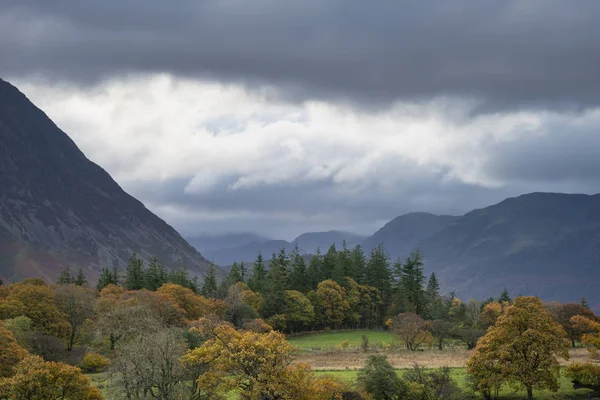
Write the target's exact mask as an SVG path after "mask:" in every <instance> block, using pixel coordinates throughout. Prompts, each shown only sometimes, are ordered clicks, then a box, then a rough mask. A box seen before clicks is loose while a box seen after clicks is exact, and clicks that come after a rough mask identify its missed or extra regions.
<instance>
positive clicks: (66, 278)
mask: <svg viewBox="0 0 600 400" xmlns="http://www.w3.org/2000/svg"><path fill="white" fill-rule="evenodd" d="M74 282H75V277H74V276H73V273H72V272H71V269H70V268H69V267H65V268H63V269H61V270H60V273H59V274H58V277H57V278H56V283H58V284H59V285H70V284H72V283H74Z"/></svg>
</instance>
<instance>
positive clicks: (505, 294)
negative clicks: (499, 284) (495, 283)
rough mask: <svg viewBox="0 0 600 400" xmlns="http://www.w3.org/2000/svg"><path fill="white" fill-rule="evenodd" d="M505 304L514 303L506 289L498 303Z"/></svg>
mask: <svg viewBox="0 0 600 400" xmlns="http://www.w3.org/2000/svg"><path fill="white" fill-rule="evenodd" d="M504 302H506V303H512V299H511V298H510V296H509V295H508V290H507V289H506V288H504V290H503V291H502V293H500V297H498V303H500V304H502V303H504Z"/></svg>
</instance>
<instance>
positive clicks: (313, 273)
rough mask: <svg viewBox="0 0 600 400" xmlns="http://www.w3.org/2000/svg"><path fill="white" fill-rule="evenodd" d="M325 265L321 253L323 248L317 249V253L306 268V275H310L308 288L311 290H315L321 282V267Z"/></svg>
mask: <svg viewBox="0 0 600 400" xmlns="http://www.w3.org/2000/svg"><path fill="white" fill-rule="evenodd" d="M322 265H323V256H322V255H321V249H317V251H316V252H315V255H314V256H312V258H311V259H310V262H309V263H308V268H307V269H306V275H307V277H308V288H309V290H315V289H316V288H317V285H318V284H319V282H320V280H319V278H320V277H321V269H322Z"/></svg>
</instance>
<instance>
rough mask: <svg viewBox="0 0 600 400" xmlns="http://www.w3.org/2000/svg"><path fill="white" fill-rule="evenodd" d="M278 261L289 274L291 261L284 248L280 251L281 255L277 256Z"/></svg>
mask: <svg viewBox="0 0 600 400" xmlns="http://www.w3.org/2000/svg"><path fill="white" fill-rule="evenodd" d="M277 261H278V262H279V265H280V266H281V268H283V269H285V270H286V271H287V272H288V273H289V271H290V259H289V257H288V256H287V253H286V252H285V247H282V248H281V250H279V254H277Z"/></svg>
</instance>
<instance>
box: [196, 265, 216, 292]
mask: <svg viewBox="0 0 600 400" xmlns="http://www.w3.org/2000/svg"><path fill="white" fill-rule="evenodd" d="M217 290H218V288H217V270H216V268H215V264H213V263H212V262H211V263H210V266H209V267H208V271H207V272H206V275H205V276H204V282H203V283H202V289H201V291H200V293H202V296H204V297H216V295H217Z"/></svg>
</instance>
